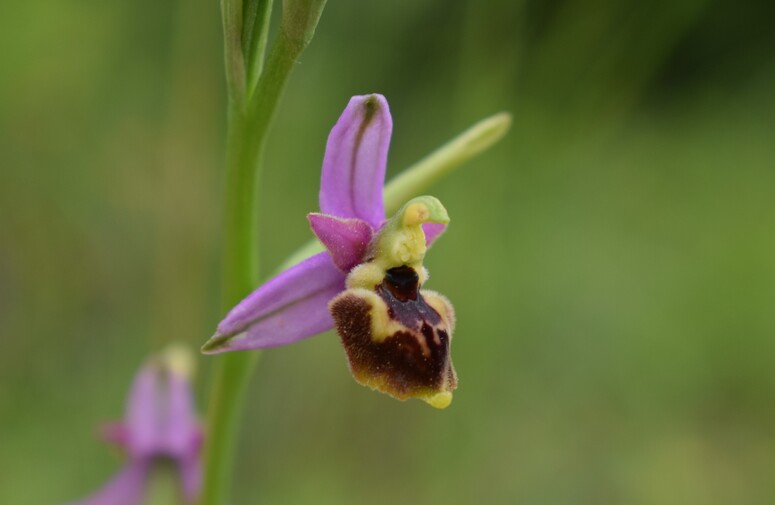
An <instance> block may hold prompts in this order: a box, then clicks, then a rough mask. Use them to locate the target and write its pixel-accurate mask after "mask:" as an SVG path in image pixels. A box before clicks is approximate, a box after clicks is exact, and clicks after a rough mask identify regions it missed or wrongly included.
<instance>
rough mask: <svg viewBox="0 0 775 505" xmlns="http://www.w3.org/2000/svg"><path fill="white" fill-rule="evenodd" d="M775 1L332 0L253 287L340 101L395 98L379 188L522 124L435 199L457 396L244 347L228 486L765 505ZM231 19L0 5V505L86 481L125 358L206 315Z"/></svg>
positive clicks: (769, 477) (142, 3)
mask: <svg viewBox="0 0 775 505" xmlns="http://www.w3.org/2000/svg"><path fill="white" fill-rule="evenodd" d="M276 11H279V5H278V9H276ZM773 19H775V4H773V3H772V2H769V1H765V0H762V1H747V2H737V3H732V2H722V1H717V0H683V1H657V2H636V1H619V2H616V1H610V0H588V1H578V0H551V1H547V0H523V1H515V0H468V1H458V2H447V1H442V0H396V1H390V2H363V1H358V0H347V1H345V0H330V2H329V5H328V6H327V8H326V11H325V12H324V14H323V18H322V20H321V23H320V25H319V28H318V32H317V36H316V38H315V40H314V41H313V43H312V45H311V46H310V47H309V49H308V50H307V52H306V53H305V54H304V55H303V56H302V59H301V62H300V64H299V65H298V66H297V68H296V70H295V73H294V75H293V77H292V79H291V82H290V85H289V88H288V90H287V94H286V95H285V99H284V101H283V103H282V105H281V108H280V113H279V116H278V118H277V123H276V125H275V128H274V129H273V131H272V134H271V137H270V147H269V152H268V156H267V160H266V161H267V163H266V172H265V174H264V176H263V179H262V185H263V187H262V197H263V200H262V203H261V216H260V229H259V230H258V232H259V234H258V236H259V239H260V241H261V247H262V257H261V263H262V268H263V271H264V272H265V273H268V272H270V271H271V270H272V269H274V268H275V267H276V266H277V265H279V264H280V262H281V261H282V260H283V258H284V257H285V256H286V255H287V254H288V253H290V252H291V251H293V250H295V248H296V247H297V246H299V245H301V244H302V243H304V242H306V241H307V240H308V239H309V238H310V234H309V231H308V228H307V223H306V220H305V218H304V216H305V213H306V212H308V211H312V210H315V209H316V208H317V190H318V177H319V170H320V164H321V160H322V156H323V149H324V145H325V140H326V136H327V134H328V130H329V129H330V127H331V126H332V125H333V123H334V122H335V120H336V118H337V117H338V115H339V113H340V112H341V110H342V109H343V107H344V105H345V104H346V103H347V100H348V98H349V97H350V96H351V95H353V94H362V93H367V92H381V93H383V94H385V95H386V96H387V98H388V100H389V101H390V104H391V107H392V112H393V117H394V121H395V130H394V137H393V143H392V146H393V147H392V150H391V155H390V161H389V173H390V174H395V173H397V172H398V171H400V170H401V169H402V168H404V167H406V166H408V165H409V164H411V163H412V162H414V161H415V160H417V159H418V158H420V157H422V156H423V155H424V154H426V153H427V152H428V151H430V150H431V149H433V148H435V147H436V146H437V145H439V144H440V143H442V142H444V141H445V140H447V139H448V138H450V137H451V136H453V135H454V134H456V133H458V132H459V131H461V130H462V129H464V128H465V127H466V126H468V125H469V124H471V123H472V122H474V121H476V120H478V119H480V118H482V117H484V116H486V115H489V114H491V113H494V112H497V111H499V110H503V109H505V110H509V111H511V112H512V113H513V115H514V119H515V123H514V127H513V129H512V131H511V132H510V134H509V135H508V137H506V139H504V141H502V142H501V143H500V144H499V145H497V146H496V147H495V148H494V149H492V151H490V152H488V153H486V154H485V155H483V156H481V157H479V158H477V159H475V160H474V161H472V162H470V163H469V164H468V165H466V166H465V168H463V169H461V170H460V171H458V172H456V173H455V174H454V175H453V176H451V177H449V178H448V179H446V180H445V181H443V182H442V183H440V184H439V185H438V186H437V187H435V188H434V189H433V191H432V193H433V194H435V195H436V196H438V197H439V198H441V199H442V201H443V202H444V203H445V204H446V206H447V208H448V209H449V213H450V215H451V217H452V226H451V228H450V230H449V232H448V233H447V234H446V235H445V237H444V238H443V239H442V240H441V241H440V242H439V243H438V244H437V245H436V246H435V247H434V249H433V251H432V254H430V255H429V256H428V258H427V262H426V265H427V266H428V268H429V270H430V272H431V280H430V282H429V284H428V287H429V288H432V289H435V290H438V291H440V292H442V293H445V294H446V295H447V296H448V297H449V298H450V299H451V300H452V301H453V302H454V303H455V306H456V308H457V312H458V318H459V324H458V328H457V331H456V335H455V340H454V346H453V351H454V361H455V365H456V367H457V371H458V374H459V377H460V387H459V389H458V391H457V393H456V395H455V401H454V402H453V404H452V406H451V407H450V408H449V409H448V410H446V411H442V412H439V411H436V410H433V409H431V408H429V407H428V406H426V405H425V404H423V403H421V402H417V401H415V402H408V403H397V402H395V401H393V400H391V399H390V398H388V397H386V396H383V395H379V394H376V393H372V392H371V391H369V390H367V389H365V388H362V387H360V386H358V385H357V384H355V383H354V381H353V380H352V379H351V378H350V376H349V373H348V371H347V367H346V365H345V359H344V353H343V351H342V349H341V348H340V346H339V343H338V341H337V338H336V336H335V335H334V334H332V333H329V334H325V335H323V336H320V337H317V338H313V339H309V340H306V341H304V342H301V343H299V344H297V345H293V346H290V347H286V348H279V349H273V350H271V351H269V352H266V353H265V354H264V356H263V358H262V362H261V365H260V367H259V369H258V373H257V374H256V376H255V378H254V381H253V383H252V386H251V390H250V392H249V405H248V409H247V413H246V418H245V422H244V436H243V438H242V442H241V445H240V452H239V461H238V469H237V472H236V474H235V476H234V478H235V482H236V488H235V495H234V498H235V499H234V503H235V504H250V503H269V504H337V505H339V504H349V503H353V504H355V503H370V504H373V505H383V504H384V505H388V504H395V503H429V504H436V503H438V504H441V503H444V504H471V503H481V504H518V503H530V504H590V505H591V504H601V503H627V504H682V505H685V504H703V505H707V504H730V503H740V504H743V503H745V504H771V503H773V502H775V478H773V475H775V233H774V225H775V198H773V193H774V192H775V191H774V190H775V141H773V132H774V131H775V91H774V90H775V52H774V51H773V47H775V31H773V30H772V20H773ZM220 37H221V33H220V17H219V8H218V5H217V2H215V1H203V0H189V1H185V2H184V1H179V2H174V1H173V2H156V1H151V0H139V1H136V2H99V1H96V0H66V1H62V0H41V1H38V2H5V3H3V4H2V6H0V47H2V48H3V49H2V53H0V336H1V338H2V352H0V423H2V424H1V425H0V503H4V504H24V505H27V504H51V503H57V502H63V501H67V500H71V499H75V498H78V497H81V496H84V495H86V494H87V493H89V492H90V491H92V490H94V489H95V488H97V487H98V486H99V485H100V484H101V483H102V482H104V480H105V479H106V478H107V477H108V476H110V475H111V474H112V473H113V472H114V471H115V470H116V469H117V468H118V467H119V466H120V464H121V458H120V455H118V454H117V453H115V452H112V451H111V449H110V448H108V447H106V446H105V445H104V444H102V443H100V442H99V441H98V440H97V439H96V438H95V431H96V429H95V428H96V426H97V425H98V424H99V423H100V422H101V421H104V420H109V419H115V418H119V417H120V416H121V415H122V411H123V404H124V396H125V394H126V391H127V389H128V386H129V382H130V379H131V377H132V375H133V373H134V372H135V370H136V369H137V368H138V367H139V366H140V364H141V362H142V361H143V359H144V358H145V357H146V356H147V354H148V353H149V352H151V351H153V350H155V349H158V348H159V347H161V346H163V345H164V344H165V343H167V342H170V341H184V342H187V343H190V344H191V345H192V346H195V347H198V346H199V345H201V344H202V343H203V342H204V341H205V340H206V339H207V338H208V337H209V336H210V335H211V333H212V331H213V329H214V327H215V324H216V323H217V322H218V320H219V318H220V317H221V316H222V314H220V313H219V312H218V310H217V296H218V293H217V286H218V279H217V258H218V252H219V242H218V237H219V230H220V226H219V216H220V205H221V184H222V169H221V167H222V158H223V143H224V142H223V139H224V128H225V113H224V110H225V103H224V94H225V92H224V85H223V77H222V76H223V70H222V54H221V53H222V49H221V47H222V45H221V40H220ZM216 359H218V358H217V357H215V358H202V359H200V360H199V365H200V366H199V374H198V383H197V386H198V389H199V396H200V407H202V408H204V405H205V402H204V397H205V396H206V394H205V393H206V387H205V385H206V382H207V378H208V376H209V369H210V364H211V363H212V362H213V361H214V360H216Z"/></svg>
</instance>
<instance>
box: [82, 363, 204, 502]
mask: <svg viewBox="0 0 775 505" xmlns="http://www.w3.org/2000/svg"><path fill="white" fill-rule="evenodd" d="M180 352H181V351H179V350H171V351H169V352H168V353H166V354H165V355H162V356H160V357H158V358H157V357H154V358H152V359H150V360H149V361H148V363H146V364H145V365H144V366H143V368H141V369H140V371H139V372H138V374H137V375H136V376H135V379H134V382H133V383H132V388H131V390H130V392H129V398H128V401H127V406H126V413H125V416H124V419H123V421H121V422H118V423H115V424H109V425H107V426H105V429H104V430H103V434H104V437H105V438H106V439H107V440H108V441H110V442H113V443H116V444H117V445H119V446H120V447H121V448H122V449H124V450H125V451H126V455H127V461H126V463H125V464H124V467H123V468H122V469H121V470H119V472H118V473H117V474H116V475H114V476H113V477H112V478H111V479H110V480H109V481H108V482H107V483H106V484H105V485H104V486H103V487H102V488H101V489H99V490H98V491H96V492H95V493H93V494H92V495H91V496H89V497H87V498H85V499H83V500H80V501H77V502H73V503H72V504H71V505H142V504H144V503H145V501H146V499H147V494H148V491H149V486H150V483H151V481H152V479H154V478H155V477H156V476H157V475H158V474H159V473H160V472H167V475H166V476H169V475H172V479H173V480H174V482H173V485H174V487H175V488H176V494H177V498H176V499H177V500H178V502H179V503H181V504H186V505H189V504H193V503H195V501H196V499H197V496H198V494H199V489H200V484H201V469H200V451H201V446H202V430H201V428H200V425H199V421H198V419H197V417H196V413H195V411H194V403H193V396H192V392H191V385H190V383H189V373H188V370H189V369H190V366H188V365H189V362H190V357H189V356H188V355H181V354H180Z"/></svg>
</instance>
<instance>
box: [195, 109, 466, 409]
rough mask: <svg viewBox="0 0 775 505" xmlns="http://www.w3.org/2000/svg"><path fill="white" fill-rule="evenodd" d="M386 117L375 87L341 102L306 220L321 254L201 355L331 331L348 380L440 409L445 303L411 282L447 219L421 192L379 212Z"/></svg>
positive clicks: (446, 359) (238, 311) (282, 280)
mask: <svg viewBox="0 0 775 505" xmlns="http://www.w3.org/2000/svg"><path fill="white" fill-rule="evenodd" d="M391 133H392V119H391V116H390V111H389V109H388V105H387V101H386V100H385V98H384V97H383V96H381V95H366V96H356V97H353V98H352V99H351V100H350V103H349V104H348V105H347V107H346V109H345V110H344V112H343V114H342V115H341V117H340V118H339V121H338V122H337V123H336V125H335V126H334V128H333V130H332V131H331V134H330V135H329V137H328V143H327V145H326V153H325V157H324V161H323V171H322V176H321V183H320V210H321V213H312V214H309V215H308V216H307V217H308V219H309V223H310V226H311V228H312V231H313V232H314V233H315V235H316V236H317V237H318V239H319V240H320V242H321V243H322V244H323V245H324V246H325V248H326V251H325V252H321V253H319V254H316V255H314V256H312V257H310V258H308V259H306V260H304V261H302V262H300V263H298V264H297V265H295V266H293V267H291V268H289V269H287V270H285V271H284V272H282V273H280V274H279V275H277V276H276V277H274V278H272V279H270V280H269V281H268V282H267V283H265V284H264V285H262V286H260V287H259V288H258V289H257V290H256V291H254V292H253V293H252V294H251V295H249V296H248V297H247V298H246V299H245V300H243V301H242V302H240V303H239V304H238V305H237V306H236V307H235V308H234V309H232V310H231V312H229V314H228V315H227V316H226V318H225V319H224V320H223V321H222V322H221V323H220V324H219V325H218V329H217V332H216V334H215V335H214V336H213V337H212V338H211V339H210V340H209V341H208V342H207V343H206V344H205V345H204V347H203V351H204V352H205V353H217V352H223V351H230V350H245V349H258V348H266V347H272V346H278V345H285V344H290V343H292V342H295V341H297V340H300V339H302V338H305V337H309V336H312V335H315V334H318V333H321V332H324V331H326V330H329V329H331V328H336V330H337V333H338V334H339V336H340V337H341V339H342V343H343V345H344V347H345V351H346V353H347V357H348V361H349V364H350V369H351V371H352V373H353V376H354V377H355V379H356V380H357V381H358V382H360V383H362V384H365V385H368V386H370V387H372V388H374V389H377V390H379V391H382V392H385V393H388V394H390V395H392V396H394V397H396V398H399V399H406V398H410V397H417V398H421V399H423V400H425V401H427V402H428V403H430V404H431V405H433V406H435V407H439V408H443V407H446V406H447V405H448V404H449V402H450V401H451V398H452V394H451V392H452V390H453V389H454V388H455V387H456V378H455V372H454V370H453V368H452V363H451V360H450V356H449V346H450V340H451V337H452V330H453V327H454V312H453V310H452V306H451V304H450V303H449V302H448V301H447V300H446V298H444V297H442V296H441V295H438V294H437V293H434V292H430V291H424V290H421V289H420V288H421V286H422V284H423V283H424V282H425V281H426V280H427V278H428V274H427V271H426V270H425V268H424V267H423V264H422V262H423V258H424V256H425V252H426V249H427V246H428V245H430V243H431V242H432V241H433V240H434V239H435V238H436V237H438V236H439V235H440V234H441V233H442V232H443V231H444V228H445V226H446V224H447V223H448V222H449V217H448V216H447V211H446V209H445V208H444V207H443V206H442V205H441V203H440V202H439V201H438V200H437V199H435V198H433V197H429V196H424V197H418V198H415V199H413V200H411V201H409V202H408V203H407V204H406V205H404V207H402V208H401V210H399V211H398V213H396V215H395V216H394V217H393V218H391V219H390V220H387V221H386V220H385V215H384V214H385V212H384V204H383V184H384V179H385V168H386V164H387V155H388V148H389V144H390V136H391Z"/></svg>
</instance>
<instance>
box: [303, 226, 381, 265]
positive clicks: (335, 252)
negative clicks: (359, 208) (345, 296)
mask: <svg viewBox="0 0 775 505" xmlns="http://www.w3.org/2000/svg"><path fill="white" fill-rule="evenodd" d="M307 219H308V220H309V224H310V226H311V227H312V231H313V232H314V233H315V235H316V236H317V237H318V239H320V241H321V242H322V243H323V245H324V246H325V247H326V249H328V252H329V254H331V257H332V258H333V261H334V264H336V266H337V267H339V268H340V269H341V270H342V271H343V272H349V271H350V270H351V269H352V268H353V267H354V266H356V265H358V264H360V263H362V262H363V257H364V256H365V255H366V249H368V247H369V242H371V237H372V236H373V235H374V229H373V228H372V227H371V225H369V223H367V222H366V221H362V220H360V219H355V218H352V219H341V218H338V217H334V216H329V215H326V214H317V213H312V214H307Z"/></svg>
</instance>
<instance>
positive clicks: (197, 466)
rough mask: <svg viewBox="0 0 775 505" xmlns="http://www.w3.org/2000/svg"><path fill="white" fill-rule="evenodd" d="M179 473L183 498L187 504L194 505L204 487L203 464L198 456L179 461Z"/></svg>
mask: <svg viewBox="0 0 775 505" xmlns="http://www.w3.org/2000/svg"><path fill="white" fill-rule="evenodd" d="M178 471H179V475H180V485H181V488H182V489H183V496H184V497H185V499H186V503H187V504H193V503H195V502H196V499H197V498H198V497H199V490H200V489H201V487H202V463H201V460H200V458H199V457H198V456H190V457H188V458H185V459H183V460H181V461H179V465H178Z"/></svg>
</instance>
